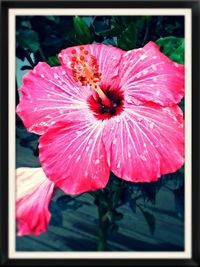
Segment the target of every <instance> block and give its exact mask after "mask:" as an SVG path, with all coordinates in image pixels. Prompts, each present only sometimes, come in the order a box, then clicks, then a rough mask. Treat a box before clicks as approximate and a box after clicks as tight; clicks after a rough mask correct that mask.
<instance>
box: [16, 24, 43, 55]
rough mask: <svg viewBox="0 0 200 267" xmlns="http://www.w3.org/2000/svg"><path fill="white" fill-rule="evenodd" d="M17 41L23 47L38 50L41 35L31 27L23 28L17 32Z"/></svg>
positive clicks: (32, 50)
mask: <svg viewBox="0 0 200 267" xmlns="http://www.w3.org/2000/svg"><path fill="white" fill-rule="evenodd" d="M17 42H18V44H19V45H20V46H21V47H24V48H27V49H29V50H30V51H31V52H36V51H37V50H38V49H39V48H40V42H39V37H38V35H37V33H36V32H35V31H33V30H30V29H23V30H19V31H18V32H17Z"/></svg>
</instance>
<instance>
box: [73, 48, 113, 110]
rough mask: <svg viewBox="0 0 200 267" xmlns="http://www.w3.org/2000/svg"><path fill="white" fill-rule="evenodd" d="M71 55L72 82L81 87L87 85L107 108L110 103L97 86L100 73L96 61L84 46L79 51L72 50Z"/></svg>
mask: <svg viewBox="0 0 200 267" xmlns="http://www.w3.org/2000/svg"><path fill="white" fill-rule="evenodd" d="M71 54H72V57H71V69H72V75H73V78H74V80H75V81H76V82H80V83H81V85H83V86H87V85H89V86H90V87H91V88H93V89H94V91H95V92H96V93H97V94H98V96H99V97H100V99H101V100H102V102H103V103H104V105H105V106H107V107H109V106H110V105H111V101H110V99H109V98H108V97H107V96H106V94H105V93H104V92H103V90H102V89H101V88H100V86H99V82H100V81H101V73H100V71H99V66H98V64H97V59H96V58H95V57H94V56H93V55H90V54H89V52H88V51H87V50H86V49H85V47H84V46H81V47H79V49H72V50H71Z"/></svg>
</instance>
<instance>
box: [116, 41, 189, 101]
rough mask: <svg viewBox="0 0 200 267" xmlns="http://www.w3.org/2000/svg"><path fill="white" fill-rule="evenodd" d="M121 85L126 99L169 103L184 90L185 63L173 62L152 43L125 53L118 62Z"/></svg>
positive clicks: (177, 99) (179, 99)
mask: <svg viewBox="0 0 200 267" xmlns="http://www.w3.org/2000/svg"><path fill="white" fill-rule="evenodd" d="M119 73H120V79H121V80H120V85H121V87H122V88H123V90H124V92H125V95H126V100H127V101H129V102H133V103H137V101H138V100H139V101H141V102H147V101H152V102H154V103H158V104H160V105H162V106H170V105H173V104H175V103H178V102H180V101H181V99H182V97H183V93H184V66H183V65H180V64H177V63H174V62H173V61H171V60H170V59H169V58H168V57H166V56H165V55H164V54H163V53H161V52H160V51H159V47H158V46H157V45H156V44H154V43H153V42H149V43H148V44H147V45H145V46H144V47H143V48H139V49H135V50H132V51H129V52H127V53H126V54H125V55H124V56H123V58H122V61H121V67H120V72H119Z"/></svg>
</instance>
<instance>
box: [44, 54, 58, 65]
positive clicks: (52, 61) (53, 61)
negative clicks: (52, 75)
mask: <svg viewBox="0 0 200 267" xmlns="http://www.w3.org/2000/svg"><path fill="white" fill-rule="evenodd" d="M47 63H48V64H49V65H50V66H51V67H55V66H60V65H61V64H60V61H59V60H58V57H57V55H56V56H52V57H48V59H47Z"/></svg>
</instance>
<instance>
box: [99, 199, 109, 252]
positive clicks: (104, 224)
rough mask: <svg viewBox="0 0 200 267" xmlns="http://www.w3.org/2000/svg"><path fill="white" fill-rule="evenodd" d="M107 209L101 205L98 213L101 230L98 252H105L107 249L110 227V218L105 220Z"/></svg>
mask: <svg viewBox="0 0 200 267" xmlns="http://www.w3.org/2000/svg"><path fill="white" fill-rule="evenodd" d="M106 212H107V209H106V208H105V207H104V206H103V205H101V203H99V206H98V213H99V229H98V244H97V250H98V251H105V250H106V247H107V233H108V227H109V221H108V218H105V216H104V215H105V214H106Z"/></svg>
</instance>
